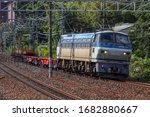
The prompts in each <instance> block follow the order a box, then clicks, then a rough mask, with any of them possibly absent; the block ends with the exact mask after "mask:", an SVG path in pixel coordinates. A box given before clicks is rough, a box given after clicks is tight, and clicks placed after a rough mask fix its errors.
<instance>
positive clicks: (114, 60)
mask: <svg viewBox="0 0 150 117" xmlns="http://www.w3.org/2000/svg"><path fill="white" fill-rule="evenodd" d="M131 53H132V46H131V42H130V40H129V37H128V35H127V34H125V33H121V32H113V31H101V32H96V33H83V34H68V35H62V36H61V39H60V41H59V42H58V46H57V60H58V65H57V66H58V68H61V69H65V70H71V71H73V72H82V73H89V74H93V75H100V76H103V75H104V77H107V76H108V77H110V78H111V77H117V76H120V75H121V76H124V77H127V76H128V73H129V62H130V58H131Z"/></svg>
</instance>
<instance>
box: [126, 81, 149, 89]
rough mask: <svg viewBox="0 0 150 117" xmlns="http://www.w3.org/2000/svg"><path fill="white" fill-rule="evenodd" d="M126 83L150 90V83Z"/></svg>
mask: <svg viewBox="0 0 150 117" xmlns="http://www.w3.org/2000/svg"><path fill="white" fill-rule="evenodd" d="M126 83H128V84H131V85H135V86H142V87H145V88H150V83H142V82H135V81H126Z"/></svg>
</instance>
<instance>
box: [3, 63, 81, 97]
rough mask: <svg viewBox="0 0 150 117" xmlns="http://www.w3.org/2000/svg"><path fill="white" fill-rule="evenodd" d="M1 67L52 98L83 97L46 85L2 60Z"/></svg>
mask: <svg viewBox="0 0 150 117" xmlns="http://www.w3.org/2000/svg"><path fill="white" fill-rule="evenodd" d="M0 69H1V70H3V71H4V72H6V73H7V74H8V75H10V76H12V77H13V78H15V79H17V80H19V81H21V82H22V83H24V84H26V85H28V86H30V87H32V88H33V89H35V90H37V91H39V92H41V93H42V94H44V95H47V96H49V97H51V98H52V99H56V100H62V99H64V100H80V99H81V98H79V97H77V96H74V95H71V94H69V93H66V92H64V91H62V90H60V89H57V88H55V87H52V86H49V85H46V84H44V83H42V82H41V81H39V80H36V79H33V78H31V77H29V76H26V75H24V74H22V73H19V72H18V71H15V70H14V69H12V68H10V67H9V66H7V65H5V64H3V63H1V62H0Z"/></svg>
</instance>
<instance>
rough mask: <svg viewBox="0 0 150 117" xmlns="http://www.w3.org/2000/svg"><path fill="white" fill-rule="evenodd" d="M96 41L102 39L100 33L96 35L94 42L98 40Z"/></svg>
mask: <svg viewBox="0 0 150 117" xmlns="http://www.w3.org/2000/svg"><path fill="white" fill-rule="evenodd" d="M96 41H100V34H96V35H95V39H94V42H96Z"/></svg>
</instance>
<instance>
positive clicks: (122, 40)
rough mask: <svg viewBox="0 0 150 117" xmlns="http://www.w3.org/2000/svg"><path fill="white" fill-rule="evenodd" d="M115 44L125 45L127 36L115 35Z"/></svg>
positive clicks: (127, 41) (127, 40)
mask: <svg viewBox="0 0 150 117" xmlns="http://www.w3.org/2000/svg"><path fill="white" fill-rule="evenodd" d="M116 42H117V43H123V44H127V43H129V39H128V36H127V35H123V34H116Z"/></svg>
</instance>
